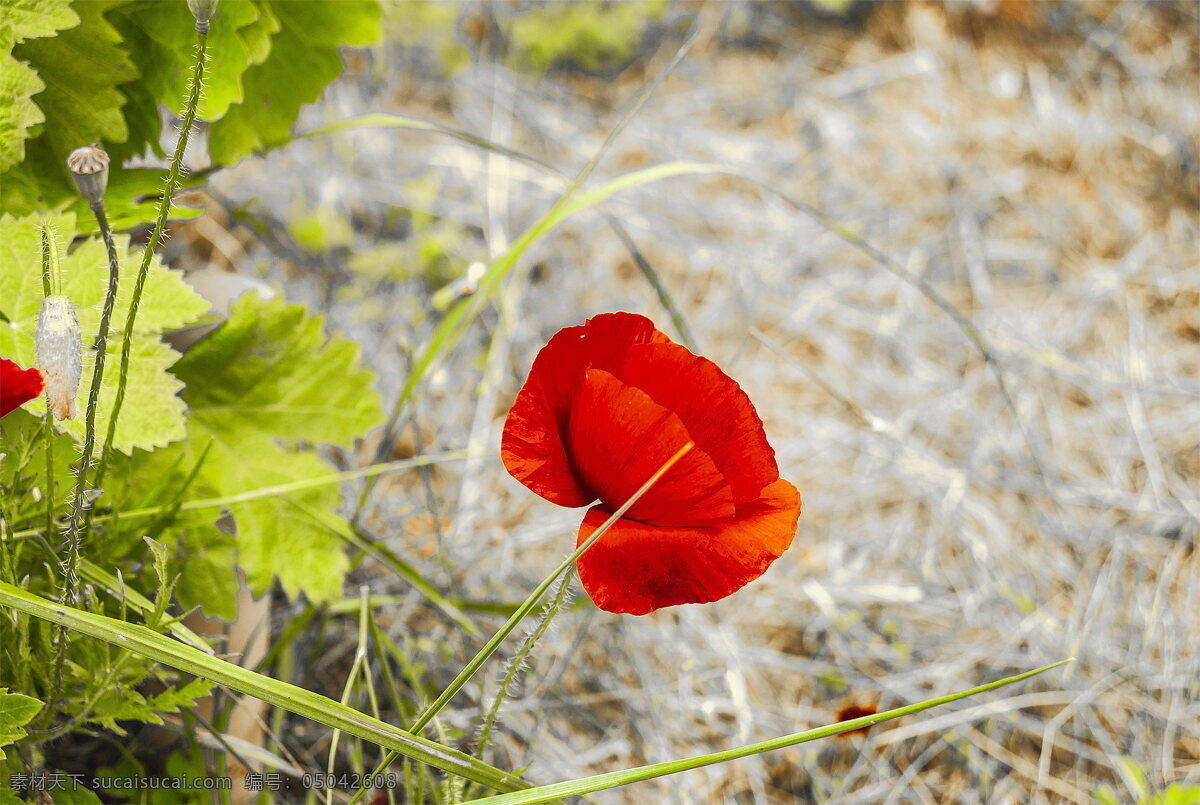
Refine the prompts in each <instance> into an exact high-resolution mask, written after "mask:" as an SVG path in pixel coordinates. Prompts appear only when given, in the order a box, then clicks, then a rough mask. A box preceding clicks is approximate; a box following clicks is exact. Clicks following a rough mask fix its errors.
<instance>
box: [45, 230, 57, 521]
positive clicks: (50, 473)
mask: <svg viewBox="0 0 1200 805" xmlns="http://www.w3.org/2000/svg"><path fill="white" fill-rule="evenodd" d="M41 230H42V295H43V298H44V297H47V296H53V295H54V287H53V285H54V283H53V280H52V275H53V267H54V266H57V265H58V260H57V258H58V254H57V249H56V248H55V244H54V242H53V238H51V237H50V230H49V225H48V224H47V223H46V222H45V221H43V222H42V225H41ZM42 438H43V439H44V440H45V442H46V532H45V533H46V539H47V540H49V539H50V538H51V535H52V534H53V533H54V416H53V414H52V413H51V412H50V398H49V396H47V397H46V427H45V433H44V434H43V437H42Z"/></svg>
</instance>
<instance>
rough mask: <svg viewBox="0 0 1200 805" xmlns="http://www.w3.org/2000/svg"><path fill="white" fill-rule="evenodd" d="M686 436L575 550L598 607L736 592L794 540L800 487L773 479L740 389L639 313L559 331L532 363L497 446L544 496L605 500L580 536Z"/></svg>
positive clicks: (771, 454) (635, 608)
mask: <svg viewBox="0 0 1200 805" xmlns="http://www.w3.org/2000/svg"><path fill="white" fill-rule="evenodd" d="M689 441H691V442H694V443H695V447H694V448H692V450H690V451H689V452H688V453H687V454H685V455H684V456H683V458H682V459H681V460H680V461H679V463H678V464H676V465H675V466H673V467H672V468H671V469H670V470H668V471H667V472H666V474H664V475H663V477H662V478H661V479H660V480H659V481H658V483H657V484H655V485H654V486H653V487H651V488H650V490H649V491H648V492H646V494H645V495H643V496H642V497H641V499H639V500H638V501H637V503H635V504H634V505H633V507H632V508H630V509H629V511H628V512H627V513H626V514H625V516H624V517H623V518H622V519H621V520H619V521H617V523H616V524H614V525H613V527H612V528H611V529H609V531H608V532H607V533H605V534H604V536H603V537H601V538H600V540H599V541H598V542H596V544H594V545H593V546H592V547H591V548H590V549H588V551H587V553H585V554H584V555H583V556H582V557H580V559H579V578H580V581H581V582H582V583H583V588H584V589H585V590H587V593H588V595H589V596H591V598H592V600H593V601H594V602H595V603H596V605H597V606H599V607H600V608H601V609H605V610H608V611H609V612H624V613H630V614H634V615H644V614H646V613H647V612H653V611H654V610H656V609H659V608H661V607H669V606H674V605H676V604H698V603H706V602H709V601H717V600H719V599H721V598H724V597H725V596H727V595H730V594H732V593H734V592H736V591H737V590H739V589H741V588H742V587H743V586H745V585H746V584H747V583H749V582H751V581H753V580H754V579H756V578H758V577H759V576H761V575H762V574H763V572H765V571H766V569H767V567H768V566H770V564H771V562H773V561H775V560H776V559H778V558H779V557H780V556H781V555H782V554H783V552H784V551H785V550H787V548H788V546H789V545H790V544H791V542H792V538H793V537H794V536H795V534H796V521H797V518H798V517H799V516H800V495H799V493H797V491H796V488H795V487H794V486H792V485H791V484H790V483H788V482H787V481H784V480H782V479H781V478H780V477H779V467H778V465H776V463H775V451H774V450H772V449H771V445H769V444H767V437H766V434H765V433H764V432H763V425H762V420H761V419H759V418H758V413H757V412H756V411H755V410H754V406H753V405H752V404H751V403H750V399H749V398H748V397H747V396H746V393H745V392H744V391H742V389H741V387H740V386H738V384H737V383H736V382H734V381H733V380H732V379H731V378H730V377H729V376H728V375H726V374H725V373H724V372H722V371H721V370H720V368H718V367H717V365H716V364H715V363H713V362H712V361H710V360H708V359H707V358H702V357H699V356H697V355H693V354H692V353H691V352H689V351H688V350H687V349H685V348H683V347H681V346H680V345H678V344H676V343H674V342H672V341H671V340H670V339H669V338H667V337H666V336H665V335H663V334H662V333H660V332H659V331H658V330H656V329H655V328H654V324H653V323H651V321H650V320H649V319H647V318H645V317H644V316H638V315H635V314H632V313H605V314H602V315H599V316H595V317H593V318H591V319H588V320H587V322H586V323H584V324H583V325H581V326H579V327H567V328H566V329H563V330H560V331H559V332H558V333H557V334H556V335H555V336H554V337H553V338H551V339H550V342H549V343H548V344H546V346H545V347H543V348H542V351H541V352H540V353H538V356H537V358H536V359H535V360H534V362H533V368H532V369H530V371H529V378H528V380H526V381H525V386H524V387H523V388H522V389H521V391H520V393H519V394H518V395H517V399H516V402H514V403H513V407H512V410H511V411H509V413H508V420H507V421H506V422H505V423H504V437H503V440H502V442H501V455H502V457H503V459H504V466H505V467H507V468H508V471H509V472H510V473H511V474H512V476H513V477H514V478H516V479H517V480H518V481H520V482H521V483H523V484H524V485H525V486H527V487H529V489H531V490H532V491H533V492H535V493H537V494H538V495H541V496H542V497H544V498H545V499H546V500H549V501H550V502H551V503H557V504H558V505H560V506H586V505H588V504H591V503H595V502H596V501H599V502H598V503H597V504H596V505H595V506H593V507H592V508H591V509H590V510H589V511H588V513H587V514H586V515H585V516H584V518H583V525H582V526H581V527H580V529H579V538H578V542H577V543H576V544H582V543H583V541H584V540H586V539H587V538H588V537H589V536H591V534H592V533H594V532H595V530H596V529H597V528H599V527H600V525H602V524H603V523H604V521H605V520H607V519H608V518H609V517H610V516H611V515H612V513H613V511H615V510H616V509H618V508H619V507H620V506H621V505H622V504H624V503H625V501H627V500H628V499H629V498H630V497H631V496H632V495H633V493H634V492H635V491H637V489H638V488H639V487H640V486H641V485H642V484H643V483H644V482H645V481H646V479H648V478H649V477H650V476H651V475H653V474H654V473H655V472H656V471H657V470H658V469H659V468H660V467H661V466H662V465H663V464H664V463H666V461H667V460H668V459H669V458H671V456H672V455H674V454H675V453H676V451H678V450H679V449H680V448H681V447H683V446H684V445H685V444H687V443H688V442H689Z"/></svg>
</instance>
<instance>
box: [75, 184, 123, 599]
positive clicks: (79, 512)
mask: <svg viewBox="0 0 1200 805" xmlns="http://www.w3.org/2000/svg"><path fill="white" fill-rule="evenodd" d="M91 207H92V212H93V213H94V214H95V216H96V225H97V226H99V227H100V235H101V236H102V237H103V238H104V248H105V250H106V251H107V252H108V292H107V293H106V294H105V296H104V308H103V309H102V310H101V312H100V328H99V330H97V332H96V341H95V343H94V349H95V353H96V365H95V368H94V369H93V370H92V387H91V388H90V389H88V402H87V412H86V413H85V414H84V420H83V421H84V437H83V451H82V453H81V454H80V457H79V464H78V465H77V466H76V469H75V475H76V478H75V494H74V496H73V498H72V501H71V514H70V517H69V519H68V521H67V558H66V561H65V562H64V567H63V575H64V576H65V579H64V587H63V602H64V603H66V604H68V605H70V606H75V604H76V603H77V599H78V590H77V587H78V582H79V577H78V574H77V572H76V568H77V567H78V565H79V549H80V543H81V542H82V540H83V538H84V537H85V536H86V534H85V533H84V532H83V530H81V526H82V525H83V518H84V509H85V507H87V506H88V504H87V503H86V502H85V498H86V497H87V475H88V470H89V469H90V468H91V466H92V452H93V451H94V450H95V447H96V408H97V407H98V406H99V403H100V386H101V384H102V383H103V380H104V358H105V356H106V355H107V353H108V329H109V326H110V325H111V323H112V312H113V306H114V305H115V304H116V301H117V283H118V281H119V280H120V276H121V265H120V262H119V261H118V260H117V247H116V244H115V243H113V236H112V227H110V226H109V225H108V216H107V215H105V214H104V202H103V201H98V202H96V203H94V204H92V205H91Z"/></svg>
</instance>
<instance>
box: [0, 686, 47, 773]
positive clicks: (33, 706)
mask: <svg viewBox="0 0 1200 805" xmlns="http://www.w3.org/2000/svg"><path fill="white" fill-rule="evenodd" d="M41 709H42V703H41V702H39V701H38V700H37V699H35V698H33V697H32V696H25V695H23V694H20V693H9V692H8V689H7V688H0V760H3V759H4V758H5V757H6V755H5V754H4V749H3V747H5V746H8V745H9V744H12V743H16V742H17V741H19V740H21V739H22V738H24V737H25V735H26V732H25V730H24V729H22V728H23V727H24V726H25V725H26V724H28V723H29V722H30V721H32V720H33V717H34V716H36V715H37V714H38V712H39V711H40V710H41Z"/></svg>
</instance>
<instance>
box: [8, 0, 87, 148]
mask: <svg viewBox="0 0 1200 805" xmlns="http://www.w3.org/2000/svg"><path fill="white" fill-rule="evenodd" d="M78 24H79V17H78V16H77V15H76V14H75V12H73V11H71V6H70V2H69V0H8V2H5V3H4V4H3V5H0V54H2V55H0V98H6V99H12V103H11V104H4V105H3V106H0V171H5V170H8V168H10V167H11V166H13V165H15V164H16V163H18V162H20V161H21V160H22V159H24V158H25V140H26V139H28V138H29V134H30V132H29V130H30V128H32V127H34V126H37V125H38V124H39V123H43V122H45V120H46V116H45V115H44V114H43V113H42V110H41V109H39V108H38V106H37V104H36V103H34V101H33V96H34V95H36V94H37V93H39V92H41V91H42V90H44V89H45V88H46V84H45V82H44V81H42V80H41V79H40V78H38V75H37V71H36V70H35V69H34V68H32V67H30V66H29V65H28V63H25V62H21V61H18V60H17V59H15V58H13V56H12V55H11V54H12V49H13V46H14V45H16V44H18V43H20V42H22V41H24V40H26V39H36V38H38V37H43V36H52V35H53V34H54V32H55V31H59V30H62V29H63V28H70V27H72V26H74V25H78Z"/></svg>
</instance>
